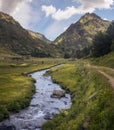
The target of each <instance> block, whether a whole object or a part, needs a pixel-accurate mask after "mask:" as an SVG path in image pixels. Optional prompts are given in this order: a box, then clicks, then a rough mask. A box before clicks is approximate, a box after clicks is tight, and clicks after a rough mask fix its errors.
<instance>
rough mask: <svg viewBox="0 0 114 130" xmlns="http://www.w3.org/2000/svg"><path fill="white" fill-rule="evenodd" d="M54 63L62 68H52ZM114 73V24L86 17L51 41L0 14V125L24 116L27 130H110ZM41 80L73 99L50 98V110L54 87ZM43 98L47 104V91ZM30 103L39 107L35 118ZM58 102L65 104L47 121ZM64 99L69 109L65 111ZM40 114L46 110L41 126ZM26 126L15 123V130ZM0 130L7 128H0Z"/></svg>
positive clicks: (113, 116)
mask: <svg viewBox="0 0 114 130" xmlns="http://www.w3.org/2000/svg"><path fill="white" fill-rule="evenodd" d="M57 65H60V66H59V67H55V68H52V67H54V66H57ZM49 68H52V69H51V70H48V71H47V72H46V74H45V75H44V73H43V74H42V75H41V77H34V74H35V73H37V74H40V73H42V72H44V71H43V70H46V69H49ZM113 69H114V22H113V21H112V22H110V21H107V20H103V19H102V18H100V17H99V16H97V15H96V14H94V13H86V14H85V15H84V16H82V17H81V18H80V19H79V20H78V21H77V22H76V23H74V24H71V25H70V26H69V27H68V29H67V30H66V31H65V32H63V33H62V34H61V35H60V36H58V37H57V38H56V39H55V40H54V41H50V40H48V39H47V38H46V37H45V36H44V35H42V34H40V33H36V32H33V31H31V30H26V29H24V28H23V27H22V26H21V25H20V24H19V23H18V22H17V21H15V20H14V18H13V17H11V16H9V15H8V14H5V13H2V12H0V121H3V120H5V119H8V120H9V122H10V119H12V121H11V122H12V123H14V122H15V121H14V120H13V116H14V117H15V119H16V120H17V122H18V120H21V117H23V119H22V120H23V122H24V121H25V122H26V120H27V121H28V122H29V123H28V126H26V130H28V129H30V130H38V129H42V130H114V125H113V124H114V111H113V110H114V70H113ZM37 71H38V72H37ZM34 72H35V73H34ZM31 73H33V75H32V76H31ZM45 76H51V77H52V81H53V82H54V83H57V84H59V85H60V86H61V88H62V89H64V90H65V93H66V94H67V93H68V95H69V96H71V101H69V98H68V97H67V96H66V97H64V98H57V99H55V98H54V99H53V101H52V102H51V103H52V104H54V103H55V104H54V106H50V105H49V104H47V102H46V101H47V99H46V95H47V93H48V89H49V88H50V86H51V85H50V84H54V83H52V81H51V83H50V82H49V80H48V79H47V80H45ZM33 77H34V79H33ZM42 79H43V81H45V82H43V81H42ZM37 80H41V84H40V82H39V83H36V81H37ZM36 84H37V86H36V87H35V85H36ZM54 85H55V84H54ZM47 86H48V87H47ZM55 86H56V85H55ZM46 87H47V88H46ZM40 88H41V91H40V92H39V91H38V92H37V89H40ZM51 89H52V88H51ZM43 90H45V93H43ZM46 91H47V93H46ZM39 93H40V94H39ZM34 94H35V95H37V96H36V97H37V98H36V99H34V96H33V95H34ZM51 94H52V93H51ZM47 96H48V97H49V100H50V101H51V100H52V99H51V98H50V96H51V95H50V93H49V95H47ZM41 97H42V98H41ZM43 99H46V100H45V101H44V100H43ZM33 100H35V102H36V104H37V105H38V104H39V105H38V106H35V112H36V111H37V113H38V115H37V116H38V117H36V115H35V113H34V114H33V117H32V114H31V104H30V102H31V101H33ZM40 101H44V102H43V103H44V106H45V107H41V109H40V107H39V106H40V105H41V104H40V103H41V102H40ZM56 101H58V102H59V103H60V104H62V103H63V102H64V105H65V106H64V105H63V106H64V107H63V106H62V105H60V106H59V105H58V107H59V108H60V110H59V112H55V113H51V118H50V114H49V111H53V109H54V110H55V108H58V107H57V106H56V105H57V102H56ZM61 101H62V103H61ZM67 101H68V102H70V105H69V106H68V107H67V108H66V109H65V107H66V104H68V102H67ZM71 102H72V103H71ZM71 104H72V105H71ZM46 105H47V107H46ZM48 105H49V106H48ZM55 106H56V107H55ZM32 107H33V106H32ZM51 107H52V108H51ZM53 107H54V108H53ZM62 107H63V108H62ZM29 108H30V109H29ZM48 108H49V110H48V111H47V109H48ZM59 108H58V109H59ZM27 109H28V111H26V110H27ZM58 109H56V110H58ZM29 110H30V111H29ZM41 111H43V112H44V113H45V112H47V115H46V116H47V118H48V119H46V121H44V120H43V122H42V118H40V117H39V115H40V114H42V113H40V112H41ZM20 113H22V115H21V114H20ZM39 113H40V114H39ZM58 113H59V114H58ZM26 114H27V115H26ZM12 115H13V116H12ZM15 115H16V116H15ZM30 115H31V117H30ZM52 115H53V118H52ZM9 117H11V118H9ZM29 118H31V120H29ZM34 118H35V119H36V120H35V122H34ZM24 119H26V120H24ZM40 119H41V120H40ZM43 119H44V118H43ZM32 121H33V122H32ZM17 122H16V123H17ZM21 123H22V122H21ZM34 124H35V125H34ZM5 125H6V126H7V125H8V123H7V122H6V124H5ZM14 125H15V124H14ZM24 127H25V124H23V127H22V126H19V125H18V128H15V129H16V130H20V129H22V128H23V129H24ZM0 130H7V129H5V128H2V127H1V129H0ZM10 130H14V129H13V128H11V129H10Z"/></svg>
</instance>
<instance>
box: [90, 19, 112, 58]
mask: <svg viewBox="0 0 114 130" xmlns="http://www.w3.org/2000/svg"><path fill="white" fill-rule="evenodd" d="M111 51H114V21H113V22H112V23H111V24H110V26H109V27H108V29H107V31H106V32H99V33H98V34H97V35H96V36H95V37H94V38H93V46H92V49H91V56H92V57H100V56H103V55H105V54H108V53H110V52H111Z"/></svg>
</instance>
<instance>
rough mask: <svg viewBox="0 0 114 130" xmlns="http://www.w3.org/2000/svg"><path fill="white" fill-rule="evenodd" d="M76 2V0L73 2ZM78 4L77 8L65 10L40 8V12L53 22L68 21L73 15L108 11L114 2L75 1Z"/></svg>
mask: <svg viewBox="0 0 114 130" xmlns="http://www.w3.org/2000/svg"><path fill="white" fill-rule="evenodd" d="M75 1H76V0H75ZM76 2H78V3H80V6H79V7H77V8H76V7H74V6H72V7H67V8H66V9H65V10H61V9H58V10H57V9H56V8H55V7H54V6H52V5H51V6H46V5H43V6H42V11H44V12H45V13H46V16H49V15H51V17H52V18H53V19H55V20H64V19H69V18H70V17H72V16H73V15H75V14H84V13H86V12H90V13H92V12H94V11H95V10H96V9H110V8H111V5H113V3H114V0H77V1H76Z"/></svg>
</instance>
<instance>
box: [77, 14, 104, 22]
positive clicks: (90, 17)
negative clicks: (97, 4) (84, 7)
mask: <svg viewBox="0 0 114 130" xmlns="http://www.w3.org/2000/svg"><path fill="white" fill-rule="evenodd" d="M92 20H95V21H98V20H100V21H102V19H101V17H99V16H98V15H96V14H95V13H86V14H85V15H83V16H82V17H81V18H80V20H79V22H80V23H82V24H84V23H86V22H88V21H92Z"/></svg>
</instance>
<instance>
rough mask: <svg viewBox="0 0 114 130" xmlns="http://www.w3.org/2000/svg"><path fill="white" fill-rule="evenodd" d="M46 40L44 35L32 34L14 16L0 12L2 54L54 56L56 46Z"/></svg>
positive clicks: (0, 45)
mask: <svg viewBox="0 0 114 130" xmlns="http://www.w3.org/2000/svg"><path fill="white" fill-rule="evenodd" d="M44 39H45V38H44ZM45 41H47V40H46V39H45V40H43V36H42V38H38V37H35V36H34V37H33V36H31V35H30V33H29V32H28V30H25V29H24V28H22V27H21V25H20V24H19V23H18V22H17V21H15V20H14V19H13V17H11V16H9V15H8V14H5V13H2V12H0V55H5V56H7V55H9V54H10V55H25V56H26V55H31V56H35V57H52V56H53V57H54V56H55V55H56V54H55V53H56V48H55V46H54V45H51V44H49V43H47V42H45Z"/></svg>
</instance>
